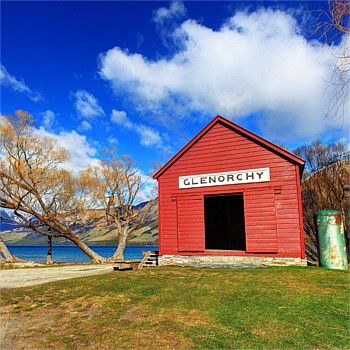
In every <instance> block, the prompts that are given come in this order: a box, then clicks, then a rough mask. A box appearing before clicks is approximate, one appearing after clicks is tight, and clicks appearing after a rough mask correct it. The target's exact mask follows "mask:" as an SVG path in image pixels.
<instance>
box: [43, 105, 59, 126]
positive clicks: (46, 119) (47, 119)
mask: <svg viewBox="0 0 350 350" xmlns="http://www.w3.org/2000/svg"><path fill="white" fill-rule="evenodd" d="M55 120H56V115H55V113H54V112H53V111H51V110H50V109H48V110H47V111H46V112H44V116H43V122H42V126H43V127H44V129H46V130H51V128H52V126H53V124H54V122H55Z"/></svg>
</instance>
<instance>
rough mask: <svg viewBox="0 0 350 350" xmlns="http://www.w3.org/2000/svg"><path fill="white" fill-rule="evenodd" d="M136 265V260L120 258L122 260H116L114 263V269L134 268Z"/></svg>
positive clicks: (125, 269)
mask: <svg viewBox="0 0 350 350" xmlns="http://www.w3.org/2000/svg"><path fill="white" fill-rule="evenodd" d="M136 266H138V265H136V264H135V261H132V260H120V261H115V262H114V263H113V270H118V271H127V270H134V269H135V267H136Z"/></svg>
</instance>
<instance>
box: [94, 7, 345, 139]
mask: <svg viewBox="0 0 350 350" xmlns="http://www.w3.org/2000/svg"><path fill="white" fill-rule="evenodd" d="M173 4H174V3H173ZM171 6H175V5H171ZM166 10H167V9H165V10H162V11H160V10H159V11H160V12H158V13H157V16H156V18H158V19H159V21H160V19H162V18H166V17H167V16H170V15H171V13H172V12H171V7H170V10H167V11H168V12H167V11H166ZM175 12H176V11H174V13H175ZM159 21H158V22H159ZM173 35H174V37H173V38H174V39H176V40H175V41H174V42H177V43H178V45H179V46H178V48H179V50H178V51H177V53H176V54H174V55H173V56H172V57H171V58H170V59H159V60H157V61H151V60H149V59H147V58H146V57H144V56H142V55H141V54H138V53H129V52H128V51H123V50H122V49H121V48H119V47H114V48H113V49H111V50H109V51H108V52H106V53H105V54H103V55H101V57H100V63H101V66H100V67H101V69H100V74H101V77H102V78H103V79H105V80H108V81H110V83H111V84H112V86H113V88H114V91H115V93H116V94H125V93H127V94H128V96H129V97H130V99H131V101H133V102H134V104H135V108H137V109H139V110H140V111H143V112H147V113H150V112H151V113H154V114H157V113H161V112H163V119H162V118H159V114H158V115H157V117H158V120H164V121H165V122H164V124H168V123H169V121H168V120H167V119H166V118H164V114H167V115H169V118H170V116H171V118H183V110H184V109H185V110H186V111H187V112H186V114H187V115H191V113H192V112H195V113H197V114H198V113H199V114H202V115H203V114H204V115H207V116H214V115H216V114H221V115H223V116H225V117H229V118H231V119H234V118H238V117H247V116H249V115H250V114H253V113H257V114H259V115H260V116H261V119H260V124H261V128H262V130H263V131H265V133H266V134H267V135H266V136H268V137H274V136H278V135H280V133H281V132H283V131H285V130H287V133H286V134H287V135H286V137H288V138H290V139H299V140H304V139H305V138H310V137H312V138H314V137H317V136H319V135H321V134H322V133H323V132H325V131H327V130H328V129H329V128H332V127H339V123H338V125H337V122H334V121H332V122H330V121H327V120H326V119H325V120H324V119H323V118H322V113H323V112H324V110H325V105H326V104H327V98H328V94H325V92H324V91H325V85H326V84H325V79H326V76H327V74H328V72H329V68H330V67H331V66H332V64H333V63H334V58H333V56H332V54H331V49H330V48H329V47H328V46H327V45H321V44H319V43H315V42H308V41H307V40H306V39H305V38H304V37H303V36H302V35H300V34H299V28H298V27H297V23H296V21H295V20H294V18H293V17H292V16H291V15H289V14H287V13H285V12H282V11H279V10H275V11H273V10H266V9H265V10H259V11H257V12H253V13H250V14H248V13H246V12H237V13H236V14H235V15H234V16H232V17H231V18H230V19H229V20H227V21H226V22H225V23H224V24H223V25H222V27H221V28H220V29H219V30H217V31H215V30H213V29H211V28H208V27H206V26H204V25H201V24H199V23H197V22H195V21H192V20H187V21H185V22H183V23H182V24H181V26H179V27H178V28H177V30H176V31H175V33H174V34H173ZM164 111H165V112H164ZM180 113H181V114H180Z"/></svg>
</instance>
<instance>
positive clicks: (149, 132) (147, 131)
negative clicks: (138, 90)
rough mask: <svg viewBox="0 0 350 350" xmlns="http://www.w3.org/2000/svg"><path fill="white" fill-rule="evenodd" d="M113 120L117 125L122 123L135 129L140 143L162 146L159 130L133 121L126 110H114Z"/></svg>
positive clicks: (127, 127)
mask: <svg viewBox="0 0 350 350" xmlns="http://www.w3.org/2000/svg"><path fill="white" fill-rule="evenodd" d="M111 121H112V122H113V123H115V124H117V125H120V126H122V127H124V128H126V129H128V130H135V131H136V133H137V134H138V135H139V138H140V143H141V145H143V146H146V147H151V146H157V147H161V145H162V138H161V136H160V134H159V132H158V130H155V129H153V128H151V127H149V126H146V125H143V124H140V123H134V122H132V121H131V120H130V119H129V118H128V116H127V114H126V113H125V112H124V111H117V110H115V109H113V110H112V114H111Z"/></svg>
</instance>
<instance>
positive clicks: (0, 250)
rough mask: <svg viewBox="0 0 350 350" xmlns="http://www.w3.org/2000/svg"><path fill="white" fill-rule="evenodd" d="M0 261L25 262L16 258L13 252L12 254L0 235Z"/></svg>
mask: <svg viewBox="0 0 350 350" xmlns="http://www.w3.org/2000/svg"><path fill="white" fill-rule="evenodd" d="M0 262H7V263H18V262H25V260H23V259H20V258H18V257H17V256H15V255H14V254H12V253H11V252H10V250H9V248H8V247H7V245H6V243H5V242H4V240H3V239H2V237H1V236H0Z"/></svg>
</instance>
